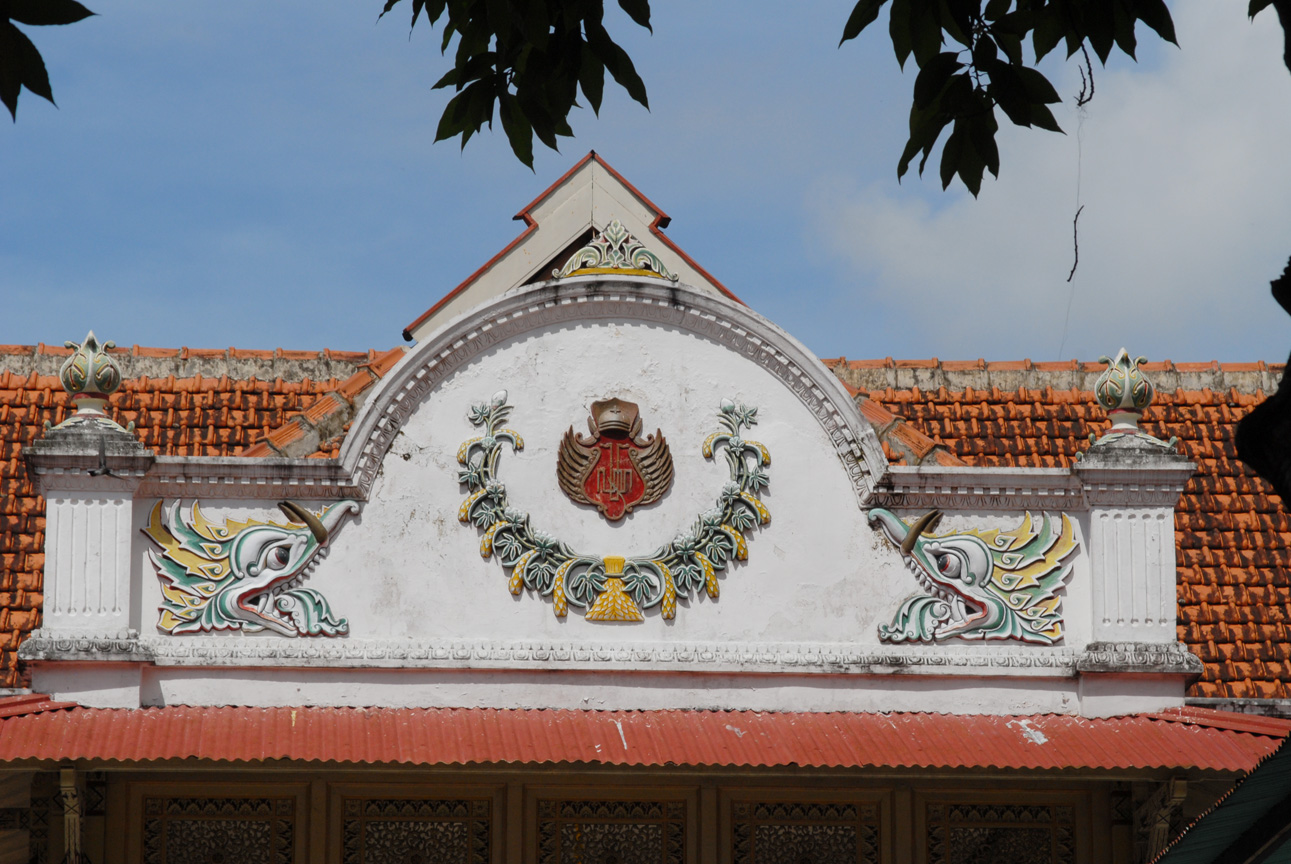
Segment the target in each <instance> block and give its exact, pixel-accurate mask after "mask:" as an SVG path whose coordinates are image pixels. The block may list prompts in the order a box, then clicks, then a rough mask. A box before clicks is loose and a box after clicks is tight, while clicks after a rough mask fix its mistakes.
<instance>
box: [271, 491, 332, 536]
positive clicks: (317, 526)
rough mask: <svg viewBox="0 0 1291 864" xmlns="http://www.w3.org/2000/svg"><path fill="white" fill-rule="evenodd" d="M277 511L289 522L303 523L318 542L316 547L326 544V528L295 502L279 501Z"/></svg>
mask: <svg viewBox="0 0 1291 864" xmlns="http://www.w3.org/2000/svg"><path fill="white" fill-rule="evenodd" d="M278 509H279V510H281V511H282V512H283V513H284V514H285V515H286V517H287V518H288V519H290V520H291V521H293V522H303V523H305V524H306V525H308V526H309V531H310V533H311V534H313V535H314V539H315V540H317V541H318V545H320V546H322V545H324V544H326V543H327V528H326V527H324V525H323V523H322V522H319V521H318V517H317V516H315V515H314V514H313V513H310V512H309V511H308V510H306V509H305V508H304V507H302V506H300V505H299V504H297V503H296V502H295V501H279V502H278Z"/></svg>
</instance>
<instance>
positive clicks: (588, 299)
mask: <svg viewBox="0 0 1291 864" xmlns="http://www.w3.org/2000/svg"><path fill="white" fill-rule="evenodd" d="M605 320H611V321H613V320H617V321H642V322H646V323H651V324H662V325H665V326H670V327H675V328H677V329H679V330H683V331H687V332H690V333H694V334H696V335H699V336H703V337H705V338H707V339H710V340H712V341H713V342H716V343H718V344H720V345H724V346H726V347H728V348H730V349H731V350H732V351H735V352H737V353H740V354H742V355H744V356H745V357H747V358H748V359H749V360H751V361H753V362H754V363H757V364H758V365H759V366H761V367H763V368H764V369H766V370H767V371H769V372H770V373H771V374H772V375H774V376H775V377H776V378H777V379H779V380H780V381H781V382H782V383H783V384H784V385H785V386H786V387H788V388H789V389H790V390H792V391H793V392H794V393H795V394H796V395H797V397H798V399H799V401H801V402H802V403H803V405H805V406H806V407H807V409H808V410H809V411H810V412H811V413H812V415H813V416H815V418H816V420H817V422H818V423H820V426H821V428H822V429H823V430H824V431H825V434H826V435H828V436H829V440H830V441H831V442H832V443H833V445H834V450H835V452H836V453H837V455H838V458H839V459H840V460H841V461H842V463H843V466H844V468H845V470H846V471H847V475H848V478H849V479H850V481H851V484H852V488H853V490H854V491H855V493H856V498H857V503H858V504H859V505H860V506H867V505H868V504H869V502H870V499H871V497H872V496H873V493H874V488H875V486H876V485H877V484H878V482H879V481H880V480H881V479H882V478H883V476H884V475H885V474H886V472H887V467H888V465H887V460H886V458H885V457H884V456H883V448H882V445H881V444H880V443H879V439H878V436H877V435H876V434H875V433H874V430H873V429H872V428H871V427H870V425H869V424H868V423H866V422H865V421H864V420H863V419H862V418H861V415H860V412H859V411H858V410H857V409H856V407H855V405H854V404H853V403H852V400H851V397H850V396H849V395H848V393H847V390H846V389H845V388H844V387H843V385H842V383H841V382H840V381H839V380H838V379H837V378H836V377H835V376H834V374H833V373H832V372H830V371H829V370H828V369H826V368H825V366H824V365H823V364H822V363H821V362H820V361H819V360H818V359H817V358H816V357H815V356H814V355H813V354H812V353H811V352H810V351H808V350H807V348H806V347H805V346H803V345H802V343H800V342H798V340H796V339H794V338H793V337H792V336H790V335H788V334H787V333H785V332H784V331H783V330H781V329H780V328H779V327H776V326H775V325H774V324H772V323H771V322H770V321H768V320H767V319H765V318H763V317H762V316H761V315H758V314H757V313H755V312H753V311H751V310H749V309H748V308H747V307H744V306H740V305H737V304H734V303H731V302H729V301H726V300H723V299H719V298H715V297H711V296H708V295H705V294H701V293H699V292H698V291H695V290H694V289H692V288H688V287H686V286H659V285H657V284H651V283H650V282H649V281H646V280H642V281H636V280H625V279H614V280H607V279H603V278H597V277H585V278H581V279H570V280H562V281H560V282H558V283H542V284H539V285H536V286H534V287H532V288H529V289H527V290H524V291H520V292H517V293H515V294H511V295H507V296H504V297H500V298H497V299H495V300H492V301H490V302H489V303H486V304H484V305H482V306H479V307H477V308H476V309H474V310H473V311H471V312H470V313H467V314H466V315H464V316H462V317H461V318H459V319H458V320H456V321H454V322H452V323H451V324H449V325H448V326H447V327H445V328H444V329H443V330H441V331H439V332H438V333H437V334H436V335H435V336H433V337H432V338H431V339H429V340H428V341H427V342H425V343H423V344H421V345H418V346H417V347H416V348H414V349H413V350H411V351H409V352H408V356H407V357H405V358H404V359H403V360H402V361H401V362H400V364H399V365H398V366H396V367H395V368H394V369H393V370H391V371H390V373H389V374H388V375H386V377H385V378H384V379H383V380H382V382H381V384H380V385H378V387H379V389H378V390H377V392H375V393H374V394H373V396H372V398H371V399H370V400H369V401H368V403H367V404H366V405H365V406H364V407H363V410H362V411H361V412H360V414H359V416H358V417H357V418H355V422H354V425H353V427H352V431H351V433H350V435H349V436H348V437H347V439H346V441H345V444H344V446H343V447H342V449H341V462H342V464H343V465H344V466H345V468H346V469H347V471H346V473H348V474H349V475H350V477H351V478H352V484H353V486H354V488H355V491H356V492H357V494H358V495H359V496H360V497H362V498H364V499H366V498H367V496H368V493H369V491H370V490H371V488H372V483H373V481H374V480H375V478H376V474H377V469H378V468H379V467H380V465H381V461H382V460H383V459H384V458H385V454H386V452H387V451H388V450H389V448H390V444H391V442H392V441H393V440H394V437H395V435H397V434H398V432H399V430H400V429H401V428H402V427H403V425H404V423H406V422H407V420H408V418H409V417H411V416H412V413H413V412H414V411H415V410H416V409H417V406H418V405H420V404H421V402H422V400H423V399H424V398H425V396H426V395H427V394H429V393H430V392H431V391H432V390H433V389H434V388H435V387H436V386H437V385H438V384H439V383H440V382H441V381H444V380H445V379H446V378H448V377H449V376H450V375H452V374H453V373H454V372H455V371H456V370H458V369H460V368H461V367H463V366H465V365H466V364H468V363H470V362H471V361H472V360H474V359H475V358H476V357H478V356H479V355H480V354H482V353H484V352H485V351H487V350H488V349H490V348H492V347H494V346H496V345H498V344H499V343H502V342H506V341H508V340H511V339H515V338H517V337H519V336H523V335H524V334H526V333H529V332H531V331H534V330H538V329H541V328H544V327H550V326H552V325H559V324H568V323H574V322H579V321H605Z"/></svg>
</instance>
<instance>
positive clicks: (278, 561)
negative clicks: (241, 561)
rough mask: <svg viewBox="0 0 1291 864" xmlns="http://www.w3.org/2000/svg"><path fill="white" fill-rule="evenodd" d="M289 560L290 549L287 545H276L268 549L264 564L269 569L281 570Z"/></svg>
mask: <svg viewBox="0 0 1291 864" xmlns="http://www.w3.org/2000/svg"><path fill="white" fill-rule="evenodd" d="M289 561H291V549H290V547H288V546H276V547H274V548H273V549H272V550H270V552H269V555H268V556H267V558H266V560H265V564H266V565H267V566H268V567H269V569H270V570H281V569H282V568H284V567H286V566H287V562H289Z"/></svg>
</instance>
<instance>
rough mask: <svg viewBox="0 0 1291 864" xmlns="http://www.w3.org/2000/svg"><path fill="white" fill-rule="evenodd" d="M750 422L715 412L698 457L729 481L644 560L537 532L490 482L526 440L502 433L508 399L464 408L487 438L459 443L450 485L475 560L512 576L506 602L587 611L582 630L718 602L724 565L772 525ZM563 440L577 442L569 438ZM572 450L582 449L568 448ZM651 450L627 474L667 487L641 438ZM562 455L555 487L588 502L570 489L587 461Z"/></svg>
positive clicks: (744, 553)
mask: <svg viewBox="0 0 1291 864" xmlns="http://www.w3.org/2000/svg"><path fill="white" fill-rule="evenodd" d="M598 404H600V403H598ZM629 404H630V403H629ZM633 407H635V406H633ZM757 413H758V412H757V409H756V408H751V407H749V406H746V405H736V403H735V402H733V401H731V400H726V401H724V402H723V403H722V404H721V406H720V408H719V411H718V415H717V419H718V423H719V424H720V425H721V426H722V430H721V431H718V432H714V433H713V434H712V435H709V436H708V438H706V439H705V440H704V443H703V446H702V452H703V455H704V457H705V458H708V459H711V458H713V457H714V455H715V453H717V452H718V451H721V452H723V453H724V454H725V458H726V463H727V467H728V468H729V470H730V480H729V481H728V482H727V483H726V484H725V485H724V486H722V488H721V491H720V492H719V493H718V496H717V501H716V503H715V505H714V506H713V507H712V508H711V509H709V510H706V511H704V512H703V513H701V514H699V516H698V517H696V519H695V521H694V523H693V524H692V526H691V527H690V529H689V530H687V531H685V532H683V533H682V534H680V535H679V536H677V537H676V538H674V539H673V540H672V541H671V542H668V543H665V544H663V545H662V546H660V547H658V548H657V549H655V550H654V551H653V552H650V553H649V554H645V555H630V556H622V555H604V556H602V555H589V554H586V553H583V552H580V551H578V550H575V549H573V548H571V547H570V546H569V545H568V544H566V543H564V542H563V541H561V540H559V539H557V538H556V537H554V536H552V535H551V534H549V533H547V532H546V531H541V530H538V529H535V528H534V527H533V525H532V524H531V521H530V517H529V514H528V513H525V512H524V511H522V510H519V509H518V508H515V507H512V506H511V504H510V503H509V501H508V498H507V490H506V486H505V485H504V484H503V483H502V482H501V481H500V480H498V476H497V471H498V462H499V459H500V457H501V455H502V445H503V444H504V443H509V444H510V445H511V446H512V448H513V449H515V450H521V449H523V448H524V440H523V439H522V438H521V437H520V435H519V433H517V432H516V431H515V430H514V429H511V428H508V427H506V426H505V425H504V424H505V423H506V420H507V418H508V417H509V416H510V414H511V406H510V405H508V404H507V393H506V391H505V390H503V391H500V392H498V393H497V394H496V395H494V396H493V398H492V399H491V400H489V401H488V402H482V403H480V404H478V405H474V406H472V408H471V412H470V419H471V423H472V424H474V425H475V426H477V427H483V431H484V434H483V435H480V436H477V437H475V438H470V439H468V440H467V441H465V442H463V444H462V446H461V447H460V448H459V449H458V452H457V461H458V462H459V463H460V464H461V466H462V469H461V470H460V471H459V472H458V478H457V479H458V482H459V483H461V484H462V485H464V486H465V487H466V498H465V500H463V501H462V505H461V507H460V508H458V513H457V516H458V518H459V519H460V520H461V521H462V522H467V523H471V524H474V525H475V526H476V527H477V528H479V529H480V530H481V531H483V532H484V533H483V537H482V538H481V540H480V554H481V555H482V556H483V557H485V558H489V557H492V556H493V554H494V553H495V552H496V553H497V554H498V557H499V558H500V559H501V561H502V564H503V566H504V567H507V568H509V569H510V570H511V575H510V578H509V580H508V587H509V588H510V590H511V593H512V594H517V595H518V594H521V593H522V592H524V591H525V590H526V589H527V590H529V591H533V592H535V593H537V594H539V595H540V596H543V597H550V598H551V601H552V608H553V611H554V612H555V614H556V616H557V617H559V618H563V617H565V616H566V615H567V614H568V612H569V607H570V606H574V607H576V608H579V609H582V610H584V618H585V619H586V620H589V621H642V620H644V617H645V616H644V613H643V610H645V609H648V608H652V607H656V606H657V607H658V608H659V610H660V613H661V615H662V617H663V618H665V619H671V618H674V617H676V614H677V599H678V597H682V598H690V597H692V596H698V595H699V594H700V593H701V592H702V593H704V594H706V595H707V596H708V597H709V598H710V599H714V600H716V599H717V597H718V594H719V593H720V586H719V583H718V578H717V577H718V573H720V572H721V571H722V570H724V569H725V568H726V566H727V564H728V563H729V562H730V561H732V560H744V559H745V558H747V557H748V554H749V553H748V541H747V540H746V538H745V536H744V535H745V534H746V533H748V532H750V531H752V529H753V527H754V526H755V525H765V524H767V523H768V522H770V521H771V513H770V511H769V510H767V508H766V505H764V504H763V503H762V500H761V498H759V497H758V496H759V492H760V491H761V490H762V489H764V488H766V486H767V484H768V483H770V476H769V474H768V468H769V467H770V465H771V453H770V451H769V450H768V449H767V448H766V447H765V446H764V445H763V444H760V443H758V442H757V441H749V440H745V439H744V438H743V437H741V435H740V432H741V430H742V429H745V428H749V427H752V426H754V425H756V423H757ZM594 416H596V415H594ZM627 428H628V430H629V431H631V430H633V429H636V430H637V431H638V432H639V420H638V421H637V423H636V424H633V423H632V422H631V421H630V420H628V421H627ZM565 437H566V440H568V439H570V438H573V437H575V436H574V434H573V430H572V429H571V430H570V431H569V432H567V433H566V436H565ZM569 446H570V447H571V448H576V447H578V446H584V447H585V446H586V445H582V444H580V443H579V442H578V441H577V440H575V441H573V442H572V444H571V445H569ZM652 447H653V448H654V450H653V452H652V453H650V454H647V455H641V452H640V451H638V460H639V461H638V462H637V463H634V466H635V465H639V466H640V467H639V468H637V470H639V471H641V472H642V473H643V475H645V476H647V477H649V478H651V480H650V481H649V482H651V483H659V482H662V480H664V479H667V480H671V476H672V464H671V461H672V460H671V458H670V457H669V458H668V459H667V460H666V464H665V460H664V455H665V454H666V453H667V450H666V448H667V444H666V443H665V442H664V441H663V436H662V435H661V434H657V433H656V435H654V436H651V438H650V439H646V444H645V445H644V447H643V448H642V449H643V450H650V448H652ZM565 448H566V445H565V444H564V443H562V456H561V459H560V467H559V468H558V471H560V470H563V471H565V476H564V477H562V479H561V485H562V487H564V486H566V485H573V486H574V488H575V489H576V490H577V489H582V490H583V494H584V495H586V486H585V485H575V484H578V483H579V481H580V480H581V481H584V484H585V481H586V478H587V476H588V469H587V463H588V462H589V461H590V459H591V456H590V454H585V453H584V454H581V455H566V452H565ZM574 452H575V453H576V454H577V451H576V450H575V451H574ZM567 491H568V490H567ZM659 494H662V493H659ZM571 497H573V496H572V495H571ZM587 497H588V498H589V499H590V498H591V496H590V495H589V496H587ZM575 500H577V499H575ZM588 503H591V502H590V500H589V502H588ZM637 503H638V504H639V503H641V502H640V501H638V502H637Z"/></svg>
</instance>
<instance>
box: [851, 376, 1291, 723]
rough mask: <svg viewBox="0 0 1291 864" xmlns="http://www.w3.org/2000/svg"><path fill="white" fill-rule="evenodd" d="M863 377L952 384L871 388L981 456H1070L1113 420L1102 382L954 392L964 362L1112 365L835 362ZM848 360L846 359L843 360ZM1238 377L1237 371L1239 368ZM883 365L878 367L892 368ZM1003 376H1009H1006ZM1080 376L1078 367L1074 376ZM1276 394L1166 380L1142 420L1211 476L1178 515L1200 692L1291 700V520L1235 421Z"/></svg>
mask: <svg viewBox="0 0 1291 864" xmlns="http://www.w3.org/2000/svg"><path fill="white" fill-rule="evenodd" d="M826 362H827V363H828V364H830V365H832V366H834V367H835V371H836V372H839V373H840V374H842V375H844V376H846V375H848V372H849V371H851V372H852V374H851V375H850V377H851V378H852V382H851V383H852V386H853V388H855V382H856V381H857V380H861V379H860V377H859V376H860V375H861V374H862V373H864V372H866V371H867V370H877V371H884V372H886V373H889V374H891V375H896V374H898V373H900V374H908V375H910V376H911V380H923V381H924V382H925V384H930V385H938V384H940V386H934V387H932V389H928V388H927V387H920V386H905V387H883V388H882V389H880V388H878V387H871V388H869V389H868V394H869V398H870V399H871V400H873V401H874V402H877V403H878V404H880V405H882V406H883V407H884V408H885V409H887V410H888V411H890V412H891V413H893V414H897V415H900V416H902V417H904V418H906V420H907V421H908V423H909V424H910V425H911V426H913V427H914V428H916V429H917V430H919V431H920V432H922V433H923V434H925V435H926V436H928V437H929V438H930V439H935V440H937V441H939V442H942V443H944V444H945V446H946V448H947V449H948V451H949V452H950V453H951V454H953V455H954V456H956V457H958V458H960V459H962V460H964V462H966V463H968V464H971V465H981V466H1002V465H1024V466H1033V467H1067V466H1070V465H1071V464H1072V462H1073V460H1074V459H1075V456H1076V454H1077V453H1079V452H1080V451H1082V450H1084V449H1085V448H1086V447H1088V446H1089V440H1088V436H1089V433H1090V432H1098V433H1099V434H1102V432H1104V431H1105V430H1106V429H1107V426H1108V420H1107V416H1106V414H1105V413H1104V412H1103V410H1102V409H1101V408H1099V407H1098V404H1097V403H1096V402H1095V400H1094V395H1093V393H1092V391H1090V390H1085V389H1074V388H1070V387H1069V388H1067V389H1057V388H1055V387H1053V386H1032V387H1018V388H1016V389H1005V388H1001V387H996V386H993V387H990V388H986V389H975V388H972V387H964V388H962V389H949V388H947V387H946V386H944V385H945V383H946V382H953V381H954V380H955V376H954V375H952V374H949V373H955V372H959V371H962V370H979V371H981V372H982V373H983V374H986V373H1012V372H1021V373H1025V374H1024V375H1023V376H1022V377H1020V378H1016V379H1009V380H1021V381H1024V382H1026V383H1030V384H1033V385H1040V384H1044V382H1045V381H1046V380H1055V379H1056V378H1058V375H1059V373H1077V374H1078V375H1079V376H1080V378H1079V380H1080V381H1081V383H1084V384H1092V381H1093V377H1094V376H1096V375H1097V374H1098V373H1099V372H1100V371H1101V370H1102V369H1103V368H1105V367H1103V366H1102V365H1101V364H1093V363H1091V364H1073V363H1052V364H1043V363H1035V364H1032V363H1029V362H1024V363H985V362H983V361H977V362H976V363H971V364H969V363H965V364H951V363H948V362H939V361H937V360H928V361H905V362H901V361H895V362H894V361H892V360H890V359H889V360H878V361H845V360H842V359H841V358H840V359H839V360H834V361H826ZM840 366H841V367H845V368H843V369H840V368H838V367H840ZM1144 368H1145V369H1147V370H1148V375H1149V377H1150V378H1153V379H1154V380H1156V378H1157V377H1158V373H1163V374H1162V375H1161V377H1166V378H1167V379H1168V378H1169V376H1173V375H1178V376H1180V377H1181V378H1182V377H1183V376H1188V375H1209V376H1217V377H1216V378H1215V382H1216V383H1220V382H1221V381H1224V380H1228V379H1229V378H1236V377H1237V376H1242V375H1257V374H1261V373H1272V374H1278V373H1280V372H1281V366H1280V365H1278V366H1266V365H1265V364H1262V363H1225V364H1218V363H1187V364H1185V363H1178V364H1173V363H1153V364H1147V365H1145V366H1144ZM1225 376H1226V377H1225ZM878 377H881V376H877V375H874V376H871V378H878ZM1001 377H1002V378H1004V377H1005V375H1001ZM1068 377H1070V374H1068ZM1264 395H1265V394H1264V392H1263V391H1262V390H1259V389H1256V390H1255V391H1254V392H1239V390H1238V389H1237V388H1236V387H1229V388H1227V389H1225V390H1213V389H1210V388H1203V389H1198V390H1189V389H1182V388H1181V389H1177V390H1174V391H1173V392H1161V391H1160V390H1158V392H1157V395H1156V398H1155V400H1154V401H1153V403H1152V406H1151V407H1150V408H1149V409H1148V412H1147V415H1146V417H1145V418H1144V420H1143V423H1142V427H1143V429H1144V430H1145V431H1147V432H1148V433H1149V434H1152V435H1156V436H1158V437H1161V438H1169V437H1170V436H1172V435H1175V436H1178V437H1179V438H1180V439H1181V445H1180V446H1181V449H1182V451H1183V452H1184V453H1185V454H1186V455H1187V456H1188V457H1189V458H1190V459H1192V460H1193V461H1195V462H1196V463H1197V466H1198V474H1197V475H1196V476H1195V477H1193V478H1192V480H1191V481H1190V482H1189V483H1188V486H1187V488H1186V489H1185V490H1184V494H1183V497H1182V500H1181V501H1180V503H1179V507H1178V509H1177V510H1176V513H1175V542H1176V546H1177V548H1178V573H1179V589H1178V598H1179V627H1178V633H1179V640H1180V641H1181V642H1184V643H1185V644H1187V645H1188V647H1189V648H1190V649H1191V650H1192V651H1193V653H1195V654H1197V655H1198V656H1199V657H1200V658H1201V660H1202V663H1203V664H1204V666H1205V672H1204V674H1203V675H1202V677H1201V679H1200V680H1199V681H1197V682H1196V683H1195V684H1193V685H1192V687H1191V688H1190V690H1189V695H1190V696H1196V697H1208V698H1222V699H1291V569H1288V566H1287V564H1288V555H1289V554H1291V518H1289V517H1288V514H1287V512H1286V510H1285V508H1284V507H1282V506H1281V503H1280V501H1279V500H1278V498H1277V496H1276V495H1275V494H1274V493H1273V490H1272V487H1271V486H1270V485H1269V484H1268V483H1267V482H1265V481H1264V480H1262V479H1261V478H1259V477H1257V476H1256V475H1255V474H1254V472H1252V471H1251V470H1250V469H1249V468H1247V467H1246V466H1245V465H1243V464H1242V463H1241V462H1239V461H1237V451H1236V449H1235V446H1234V444H1233V430H1234V427H1235V425H1236V423H1237V421H1238V420H1239V419H1241V418H1242V417H1243V416H1244V415H1245V414H1246V412H1247V411H1249V410H1251V408H1253V407H1254V406H1255V405H1257V404H1258V403H1259V402H1261V401H1262V400H1263V399H1264Z"/></svg>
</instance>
